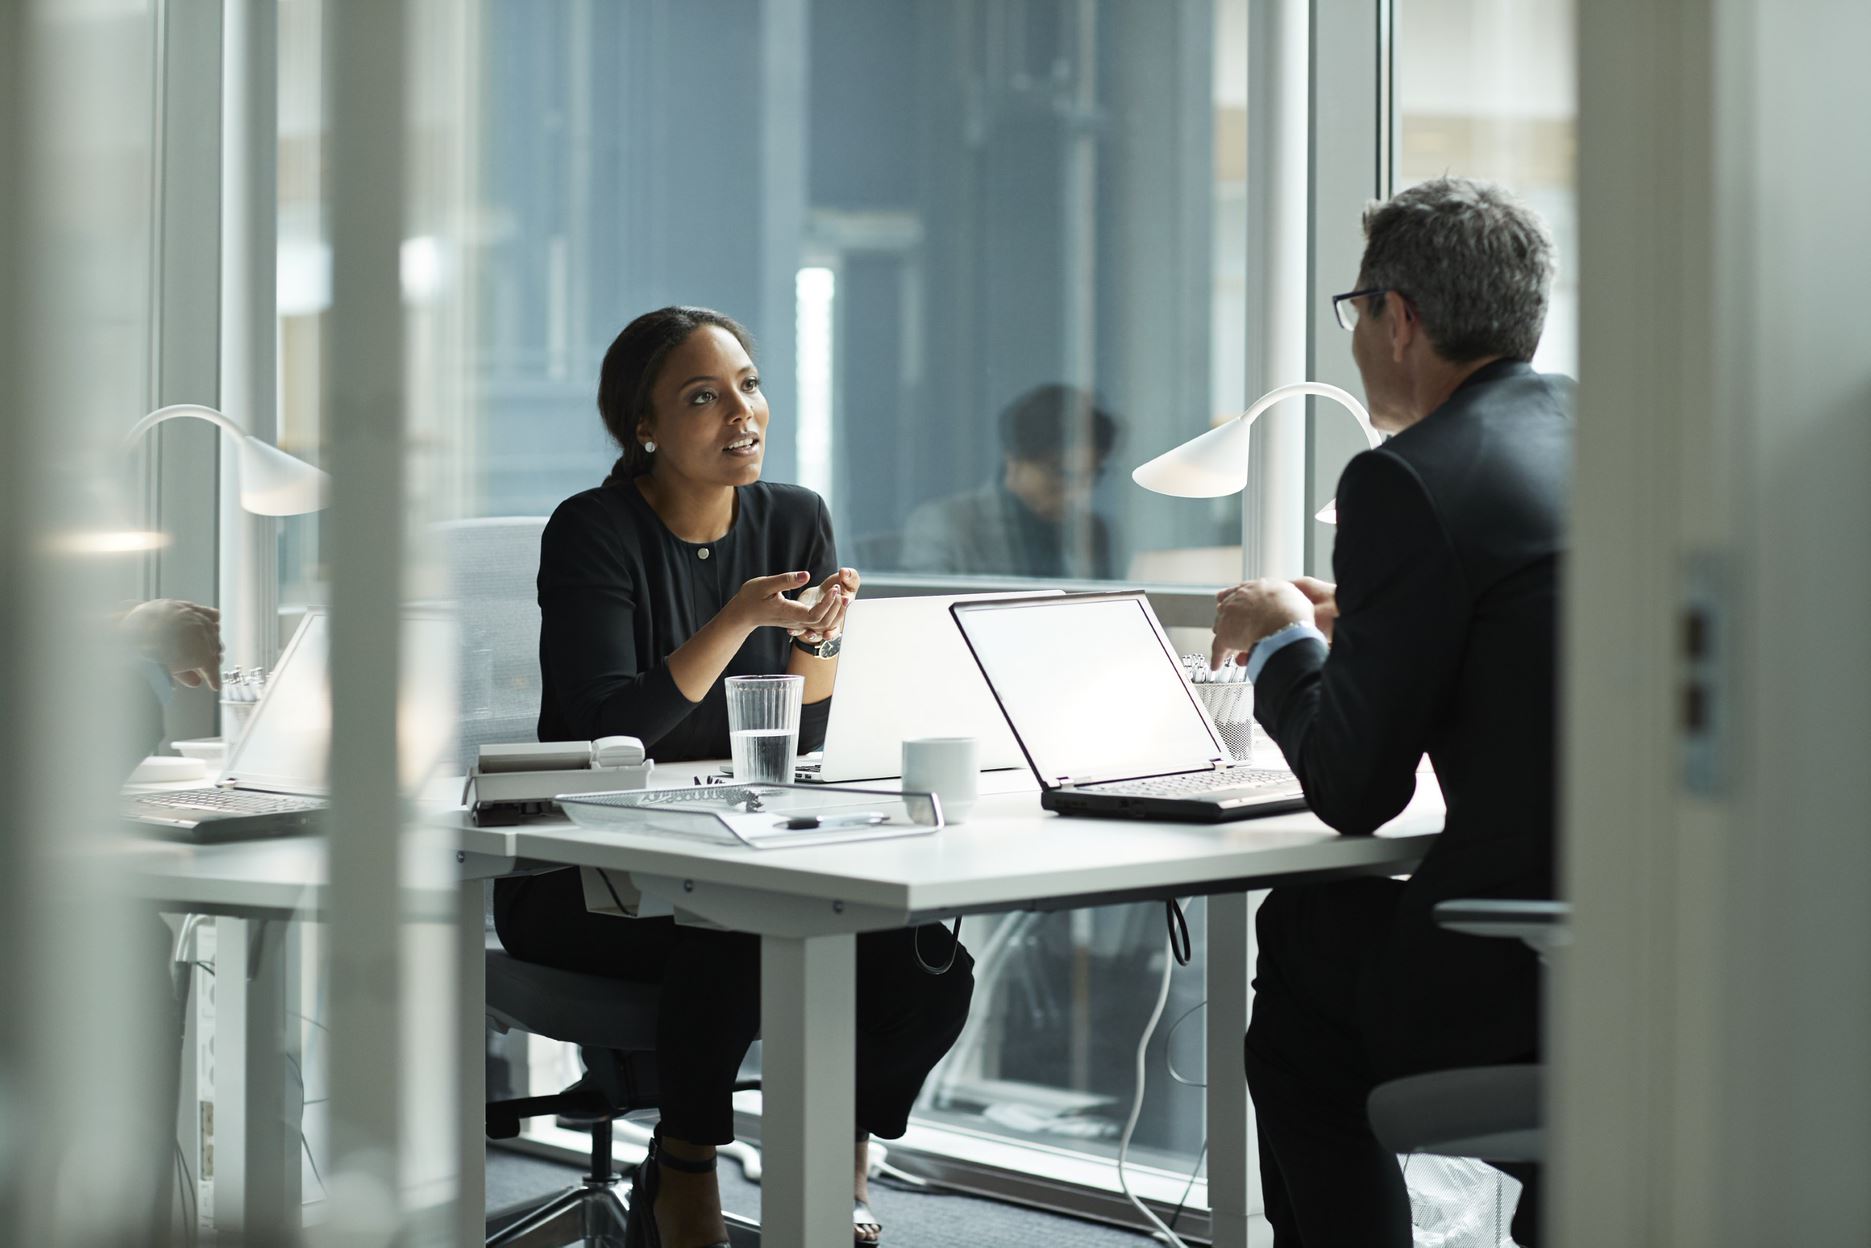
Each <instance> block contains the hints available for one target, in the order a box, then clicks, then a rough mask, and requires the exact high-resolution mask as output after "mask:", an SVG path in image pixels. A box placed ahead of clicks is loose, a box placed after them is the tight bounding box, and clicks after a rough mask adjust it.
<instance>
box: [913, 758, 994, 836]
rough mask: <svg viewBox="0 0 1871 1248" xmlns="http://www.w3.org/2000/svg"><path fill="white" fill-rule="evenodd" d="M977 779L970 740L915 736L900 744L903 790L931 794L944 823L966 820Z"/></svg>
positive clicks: (975, 759)
mask: <svg viewBox="0 0 1871 1248" xmlns="http://www.w3.org/2000/svg"><path fill="white" fill-rule="evenodd" d="M980 777H981V768H980V764H979V762H978V761H977V757H976V753H975V741H974V738H973V737H918V738H916V739H914V740H910V741H905V742H904V743H903V787H904V789H906V790H908V791H911V792H918V793H934V794H935V795H936V798H937V800H938V801H940V802H941V803H942V818H943V821H944V822H946V823H960V822H962V821H963V820H965V819H966V818H967V817H968V812H969V811H970V810H971V809H973V807H974V799H975V790H976V787H977V785H978V783H979V781H980Z"/></svg>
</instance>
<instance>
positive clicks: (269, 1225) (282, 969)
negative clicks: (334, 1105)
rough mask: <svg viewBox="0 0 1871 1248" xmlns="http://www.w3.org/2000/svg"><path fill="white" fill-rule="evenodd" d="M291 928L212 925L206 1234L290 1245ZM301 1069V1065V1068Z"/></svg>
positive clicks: (296, 1117) (295, 1026) (296, 1119)
mask: <svg viewBox="0 0 1871 1248" xmlns="http://www.w3.org/2000/svg"><path fill="white" fill-rule="evenodd" d="M297 967H298V926H297V924H295V923H292V922H290V921H286V920H281V919H272V920H260V919H232V918H219V919H216V920H215V974H214V1006H215V1045H214V1048H215V1060H214V1135H215V1145H214V1156H215V1177H214V1226H215V1232H216V1234H217V1236H226V1235H230V1234H231V1235H232V1236H234V1237H235V1238H237V1239H240V1240H241V1241H242V1242H249V1243H290V1242H296V1240H297V1239H298V1235H299V1229H300V1226H301V1223H302V1218H303V1211H302V1208H301V1201H302V1199H303V1197H302V1195H301V1190H300V1162H299V1157H300V1146H299V1131H300V1127H301V1116H302V1114H303V1113H304V1110H305V1099H304V1098H305V1089H304V1087H303V1085H302V1083H301V1077H300V1074H299V1073H298V1071H295V1070H294V1069H293V1067H294V1066H295V1065H296V1064H298V1063H299V1061H300V1053H299V1049H300V1046H299V1022H298V1020H297V1019H296V1018H293V1017H291V1016H290V1015H291V1013H296V1012H297V1010H298V1008H299V1004H298V1002H299V995H298V991H297V988H298V975H297ZM300 1069H301V1070H302V1069H303V1067H302V1066H301V1067H300Z"/></svg>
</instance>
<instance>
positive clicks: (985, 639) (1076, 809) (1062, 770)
mask: <svg viewBox="0 0 1871 1248" xmlns="http://www.w3.org/2000/svg"><path fill="white" fill-rule="evenodd" d="M950 611H951V613H952V614H953V615H954V617H955V622H956V623H957V624H958V625H960V627H961V632H962V635H963V636H964V637H965V638H966V640H967V643H968V648H969V649H970V651H972V652H973V654H974V657H975V661H976V662H977V663H978V664H979V665H980V668H981V673H982V675H984V676H985V677H986V678H987V683H988V686H989V687H990V688H991V689H992V690H993V691H994V696H995V698H996V700H997V701H998V702H999V704H1000V708H1001V710H1002V711H1003V712H1004V713H1005V715H1006V718H1007V722H1008V724H1009V725H1010V726H1011V727H1012V729H1013V733H1014V737H1015V738H1016V739H1017V740H1018V741H1019V743H1020V746H1021V749H1022V751H1023V752H1024V754H1025V756H1026V759H1027V761H1028V763H1029V765H1030V766H1031V767H1032V769H1033V775H1034V776H1035V777H1036V778H1037V779H1038V780H1039V784H1040V790H1041V792H1040V804H1041V805H1042V806H1044V807H1045V808H1046V809H1047V810H1056V811H1058V812H1060V813H1061V814H1075V815H1079V814H1082V815H1099V816H1104V817H1106V818H1113V817H1115V818H1129V819H1173V820H1191V821H1197V822H1204V823H1214V822H1220V821H1222V820H1225V819H1249V818H1253V817H1255V816H1257V815H1270V814H1276V813H1279V812H1281V811H1289V810H1302V809H1304V808H1305V805H1306V798H1305V794H1304V793H1303V792H1302V791H1301V790H1300V786H1299V780H1298V778H1297V777H1295V776H1294V775H1293V773H1292V772H1290V771H1287V770H1284V769H1276V768H1267V767H1253V766H1246V765H1237V764H1235V763H1234V762H1233V761H1232V760H1231V758H1230V755H1229V753H1228V749H1227V747H1226V746H1225V745H1223V744H1222V740H1221V733H1220V731H1219V730H1218V729H1217V728H1216V727H1215V723H1214V721H1213V720H1212V719H1210V718H1209V715H1208V712H1207V711H1206V710H1204V709H1203V707H1202V703H1201V701H1200V699H1198V698H1197V697H1196V695H1195V691H1194V690H1193V689H1192V688H1190V686H1189V682H1188V680H1187V678H1185V677H1184V675H1183V671H1182V662H1181V660H1180V659H1179V658H1178V657H1177V655H1176V652H1175V649H1174V648H1173V647H1172V646H1171V645H1170V643H1169V638H1168V636H1167V635H1166V634H1165V633H1164V632H1163V626H1162V624H1160V623H1159V622H1158V621H1157V618H1156V612H1154V611H1152V610H1151V609H1150V603H1149V600H1148V599H1147V598H1145V597H1144V595H1143V594H1142V593H1141V592H1137V591H1129V592H1125V593H1112V594H1070V595H1066V596H1064V597H1052V598H1014V599H1006V598H1003V599H1000V600H998V601H988V602H957V603H955V604H954V605H953V606H952V607H951V608H950Z"/></svg>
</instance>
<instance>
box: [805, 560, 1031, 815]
mask: <svg viewBox="0 0 1871 1248" xmlns="http://www.w3.org/2000/svg"><path fill="white" fill-rule="evenodd" d="M1052 592H1055V593H1056V592H1057V591H1052ZM1004 597H1005V595H1004V594H963V595H933V596H930V597H923V598H865V597H863V596H861V595H860V596H859V597H858V598H857V599H855V600H854V601H853V602H852V603H851V608H850V611H849V612H848V613H847V614H846V616H845V629H844V645H843V647H842V648H841V649H840V650H839V653H838V685H837V688H836V689H835V690H834V692H833V695H832V709H831V719H830V721H829V722H828V723H827V724H826V726H825V748H824V757H823V759H822V760H820V761H819V763H818V765H817V770H816V771H814V770H812V762H811V761H810V760H809V759H808V760H807V761H805V762H804V763H803V764H802V768H801V772H800V777H801V779H807V780H815V781H819V782H822V783H826V784H832V783H844V782H845V781H848V780H883V779H889V778H891V777H895V776H900V775H902V774H903V742H904V740H905V739H910V738H915V737H973V738H975V741H976V749H977V751H978V757H979V759H980V767H981V770H983V771H995V770H1003V769H1009V768H1015V767H1022V766H1025V764H1026V760H1025V758H1024V757H1023V756H1022V755H1021V753H1020V745H1019V743H1018V742H1017V741H1015V740H1014V737H1013V733H1012V732H1011V731H1009V730H1008V727H1007V720H1006V718H1005V717H1004V716H1003V715H1002V714H1001V713H1000V707H998V706H997V705H995V703H994V695H993V694H992V693H991V692H990V691H989V690H988V687H987V684H986V682H984V681H983V680H982V679H981V672H980V669H979V668H977V667H976V666H975V662H974V660H973V659H972V658H970V657H969V654H968V647H967V645H966V644H964V643H963V641H962V637H961V634H960V633H959V632H957V631H956V629H955V621H954V620H953V619H952V618H950V616H949V608H950V607H951V606H953V605H954V604H955V603H958V602H976V601H984V600H992V599H997V598H1004Z"/></svg>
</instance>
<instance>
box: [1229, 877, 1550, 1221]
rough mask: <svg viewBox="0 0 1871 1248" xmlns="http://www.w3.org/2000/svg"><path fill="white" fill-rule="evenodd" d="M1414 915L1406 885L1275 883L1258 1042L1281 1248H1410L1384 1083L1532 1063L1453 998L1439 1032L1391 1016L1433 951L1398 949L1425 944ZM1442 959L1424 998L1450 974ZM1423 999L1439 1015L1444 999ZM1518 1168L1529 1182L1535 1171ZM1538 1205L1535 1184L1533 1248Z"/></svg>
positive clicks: (1268, 1179)
mask: <svg viewBox="0 0 1871 1248" xmlns="http://www.w3.org/2000/svg"><path fill="white" fill-rule="evenodd" d="M1413 908H1414V907H1412V906H1410V905H1409V904H1408V902H1407V901H1406V894H1405V885H1404V884H1402V883H1400V882H1398V881H1395V880H1385V879H1371V880H1349V881H1344V882H1340V883H1332V884H1318V885H1305V886H1300V887H1294V888H1281V889H1275V890H1274V891H1273V892H1272V893H1271V894H1269V895H1268V897H1267V900H1266V902H1265V903H1264V904H1263V905H1262V906H1261V909H1260V915H1259V918H1258V919H1257V920H1256V924H1255V932H1256V934H1257V935H1258V937H1259V945H1260V952H1259V960H1258V962H1257V964H1256V967H1255V976H1254V1007H1253V1018H1252V1019H1251V1021H1250V1022H1249V1024H1248V1029H1247V1039H1246V1046H1245V1047H1246V1060H1247V1086H1248V1091H1249V1093H1250V1094H1251V1095H1252V1097H1253V1100H1254V1115H1255V1120H1256V1123H1257V1125H1258V1128H1259V1135H1260V1176H1261V1186H1262V1188H1263V1190H1264V1194H1265V1202H1266V1210H1267V1220H1268V1221H1269V1222H1270V1223H1271V1224H1272V1226H1273V1242H1274V1245H1275V1248H1338V1246H1339V1245H1357V1246H1358V1248H1410V1244H1411V1229H1410V1199H1409V1194H1408V1192H1407V1191H1406V1189H1405V1187H1404V1183H1403V1173H1402V1168H1401V1167H1400V1166H1399V1164H1398V1162H1397V1158H1396V1155H1395V1154H1393V1153H1391V1152H1389V1151H1388V1150H1387V1149H1385V1148H1384V1147H1383V1145H1381V1144H1380V1143H1378V1140H1377V1137H1376V1136H1375V1135H1374V1134H1373V1133H1372V1131H1371V1126H1370V1120H1369V1119H1368V1117H1367V1116H1366V1111H1365V1102H1366V1099H1367V1098H1368V1097H1369V1096H1370V1093H1371V1089H1372V1088H1374V1087H1375V1086H1377V1084H1379V1083H1382V1082H1384V1081H1386V1080H1388V1079H1393V1078H1398V1077H1400V1076H1402V1075H1406V1074H1411V1073H1416V1072H1419V1071H1425V1070H1435V1069H1447V1068H1452V1067H1456V1066H1464V1065H1471V1064H1487V1063H1493V1062H1506V1061H1516V1060H1530V1059H1531V1057H1532V1054H1531V1053H1530V1052H1521V1053H1517V1054H1514V1053H1502V1052H1498V1051H1491V1050H1496V1049H1498V1048H1499V1047H1500V1045H1501V1042H1500V1041H1499V1040H1498V1039H1496V1038H1495V1037H1494V1036H1491V1035H1486V1034H1484V1033H1485V1029H1484V1028H1482V1027H1466V1026H1464V1025H1463V1023H1462V1020H1461V1018H1460V1012H1461V1007H1460V1005H1459V1004H1457V1003H1456V1002H1453V1001H1451V1000H1449V999H1447V998H1445V999H1444V1000H1443V1001H1442V1002H1441V1003H1440V1006H1441V1008H1442V1009H1444V1010H1451V1009H1452V1010H1453V1011H1454V1012H1453V1014H1449V1015H1445V1016H1444V1018H1443V1023H1444V1025H1443V1026H1440V1027H1432V1026H1431V1025H1430V1024H1428V1023H1427V1022H1425V1021H1424V1019H1423V1018H1420V1017H1419V1018H1413V1019H1407V1020H1406V1019H1403V1018H1399V1017H1398V1011H1396V1010H1389V1009H1386V1008H1385V1004H1384V1003H1385V1002H1387V1001H1394V1000H1399V999H1406V1000H1407V999H1408V998H1409V997H1410V996H1411V995H1412V994H1411V992H1410V989H1411V985H1410V984H1409V983H1408V982H1403V983H1400V982H1398V981H1399V980H1406V981H1407V980H1408V979H1409V977H1410V974H1411V965H1412V962H1413V960H1414V959H1413V958H1412V957H1411V956H1410V954H1411V952H1421V951H1411V950H1408V949H1407V948H1406V950H1405V951H1404V956H1401V957H1399V956H1398V952H1399V951H1398V946H1399V945H1400V944H1402V945H1405V946H1408V945H1409V944H1411V943H1412V942H1411V940H1410V932H1409V928H1408V926H1407V925H1405V926H1404V928H1403V934H1402V936H1401V937H1400V936H1399V916H1400V914H1403V913H1406V912H1407V911H1408V910H1410V909H1413ZM1470 939H1472V940H1475V941H1476V944H1477V945H1486V944H1488V943H1490V942H1486V941H1481V940H1480V939H1479V938H1470ZM1434 945H1435V946H1437V947H1440V946H1441V945H1442V942H1441V940H1440V939H1439V938H1435V939H1434ZM1457 948H1458V949H1459V948H1460V947H1459V946H1457ZM1441 952H1442V953H1443V955H1444V956H1443V957H1442V958H1441V959H1439V961H1438V965H1437V967H1436V972H1437V973H1436V974H1435V975H1433V976H1429V977H1426V978H1425V980H1424V982H1423V983H1422V984H1421V989H1422V991H1423V992H1424V993H1427V994H1431V995H1433V994H1434V993H1435V992H1436V985H1438V984H1442V983H1446V982H1447V981H1448V980H1449V978H1450V976H1449V975H1448V973H1447V971H1448V966H1447V950H1446V949H1442V950H1441ZM1456 956H1460V954H1459V953H1458V954H1457V955H1456ZM1479 956H1480V957H1481V958H1482V959H1483V962H1482V963H1481V964H1480V966H1481V969H1482V971H1483V972H1486V971H1490V970H1493V969H1494V967H1495V963H1493V962H1491V961H1488V959H1490V958H1491V957H1492V955H1491V954H1490V953H1489V952H1488V951H1485V950H1483V951H1481V953H1480V954H1479ZM1532 973H1535V972H1531V971H1529V974H1532ZM1456 978H1458V979H1459V976H1457V977H1456ZM1479 978H1480V980H1482V981H1484V982H1485V981H1486V979H1487V976H1486V974H1485V973H1484V974H1481V975H1480V976H1479ZM1483 995H1484V996H1486V995H1487V994H1485V993H1484V994H1483ZM1421 1005H1422V1008H1423V1009H1424V1011H1425V1014H1428V1013H1431V1012H1433V1011H1434V1010H1435V1009H1436V1008H1437V1006H1438V1003H1437V1002H1435V1001H1425V1002H1421ZM1488 1005H1489V1002H1488V1001H1486V1000H1482V1001H1481V1002H1479V1006H1480V1008H1482V1009H1486V1008H1487V1006H1488ZM1510 1047H1511V1044H1510ZM1511 1172H1512V1173H1513V1174H1514V1177H1516V1178H1519V1179H1520V1180H1521V1181H1522V1182H1523V1183H1528V1182H1529V1180H1530V1179H1532V1178H1533V1177H1534V1176H1533V1175H1532V1174H1531V1173H1528V1172H1525V1171H1522V1170H1521V1169H1520V1168H1515V1169H1514V1170H1513V1171H1511ZM1534 1207H1535V1196H1534V1189H1533V1187H1532V1186H1528V1188H1527V1189H1526V1191H1524V1192H1523V1194H1522V1198H1521V1202H1520V1206H1519V1208H1518V1209H1517V1210H1516V1211H1515V1214H1514V1223H1513V1233H1514V1238H1515V1240H1516V1241H1517V1242H1519V1243H1521V1244H1523V1245H1528V1246H1530V1245H1532V1243H1533V1233H1534V1229H1535V1215H1534V1213H1533V1210H1534Z"/></svg>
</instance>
